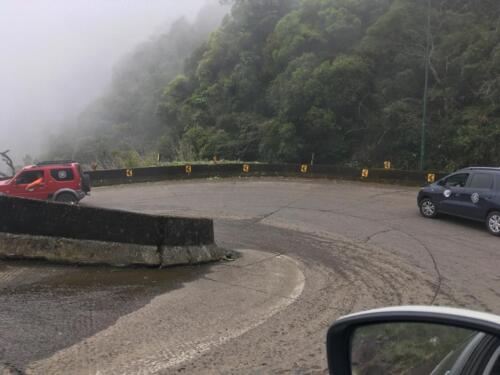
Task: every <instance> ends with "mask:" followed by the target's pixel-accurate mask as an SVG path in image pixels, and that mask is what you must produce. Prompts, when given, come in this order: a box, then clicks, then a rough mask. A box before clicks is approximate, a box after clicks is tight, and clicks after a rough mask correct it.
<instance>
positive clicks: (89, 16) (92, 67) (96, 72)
mask: <svg viewBox="0 0 500 375" xmlns="http://www.w3.org/2000/svg"><path fill="white" fill-rule="evenodd" d="M205 1H206V0H0V151H4V149H8V148H10V149H11V150H12V153H13V154H15V155H14V156H15V157H16V160H17V161H20V160H21V159H22V157H23V156H24V154H25V153H31V154H33V155H36V154H37V153H38V152H39V150H40V149H39V147H40V146H41V144H42V143H43V136H44V133H46V131H47V130H46V129H47V128H49V127H51V126H54V125H55V124H58V123H61V122H62V121H63V120H64V119H66V118H71V117H72V116H75V115H76V114H77V113H79V112H80V111H81V110H82V109H83V108H84V107H85V106H86V105H87V104H88V103H90V102H91V101H92V100H93V99H95V98H97V97H98V96H99V95H101V94H102V93H103V91H104V89H105V87H106V85H107V84H108V83H109V80H110V78H111V72H112V67H113V65H114V64H115V63H116V62H117V61H118V60H119V59H120V57H122V56H123V55H124V54H126V53H127V52H129V51H130V50H131V49H133V48H134V46H135V45H137V44H138V43H140V42H142V41H144V40H147V39H148V38H149V37H151V36H152V35H153V34H156V33H158V32H159V31H160V30H166V29H167V27H168V25H169V23H170V22H172V21H173V20H175V19H177V18H178V17H180V16H182V15H185V16H187V17H188V18H190V19H192V18H194V17H195V15H196V13H197V11H198V10H199V9H200V8H201V6H202V5H203V4H204V3H205Z"/></svg>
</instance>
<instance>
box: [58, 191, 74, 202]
mask: <svg viewBox="0 0 500 375" xmlns="http://www.w3.org/2000/svg"><path fill="white" fill-rule="evenodd" d="M56 202H61V203H68V204H77V203H78V198H77V197H76V196H75V195H74V194H71V193H61V194H59V195H58V196H57V198H56Z"/></svg>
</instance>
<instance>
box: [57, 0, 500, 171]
mask: <svg viewBox="0 0 500 375" xmlns="http://www.w3.org/2000/svg"><path fill="white" fill-rule="evenodd" d="M225 3H231V4H230V5H231V6H232V9H231V12H230V14H229V15H227V16H226V17H225V18H224V20H223V21H222V23H220V19H221V17H222V11H221V8H218V7H215V6H214V7H212V8H211V7H208V8H206V9H204V10H203V11H202V14H201V15H200V17H199V19H198V21H196V22H195V23H194V24H192V25H191V24H189V23H187V22H186V21H182V20H181V21H179V22H178V23H177V24H175V25H174V26H173V28H172V30H171V32H170V33H169V34H168V35H163V36H161V37H159V38H158V39H157V40H154V41H150V42H148V43H146V44H144V45H143V46H140V47H139V48H138V49H137V50H136V51H135V52H134V53H133V54H132V55H130V56H129V57H128V58H127V59H125V60H124V61H123V63H122V64H121V65H120V66H118V67H117V69H116V75H115V79H114V83H113V85H112V87H111V89H110V92H109V93H108V94H107V95H105V96H104V97H103V98H102V99H101V100H100V101H98V102H96V103H94V104H93V105H92V106H90V107H89V108H88V110H87V111H86V112H85V113H82V115H81V117H80V119H79V120H78V123H77V126H76V130H75V131H73V132H69V133H68V134H66V135H63V136H61V137H58V138H57V139H52V140H50V144H51V149H50V153H49V154H50V157H64V158H66V157H71V158H75V159H78V160H80V161H82V162H83V163H91V162H98V164H99V166H100V167H102V168H111V167H119V166H135V164H137V165H148V164H154V162H155V160H156V159H155V158H157V155H158V154H161V156H162V159H163V160H164V161H175V160H212V158H213V156H214V155H216V156H218V157H219V158H221V159H228V160H258V161H263V162H307V161H309V160H311V157H312V154H314V158H315V161H316V162H317V163H328V164H339V165H350V166H359V165H383V164H382V163H383V161H384V160H391V161H392V162H393V166H394V167H396V168H400V169H415V168H417V167H418V162H419V152H420V137H421V124H422V106H423V87H424V76H425V62H426V58H425V56H426V27H427V14H428V13H427V12H428V9H427V2H426V1H415V0H301V1H299V0H236V1H230V2H228V1H225ZM430 16H431V45H430V78H429V84H430V91H429V112H428V113H429V115H428V134H427V150H428V153H427V160H426V164H427V165H428V167H430V168H439V169H454V168H457V167H459V166H465V165H473V164H481V165H500V100H499V98H500V7H499V5H498V1H497V0H481V1H478V0H433V1H432V8H431V10H430ZM219 23H220V26H219V27H218V28H216V25H218V24H219ZM214 29H215V31H213V32H212V33H210V34H209V33H208V32H209V31H212V30H214ZM75 139H76V141H75Z"/></svg>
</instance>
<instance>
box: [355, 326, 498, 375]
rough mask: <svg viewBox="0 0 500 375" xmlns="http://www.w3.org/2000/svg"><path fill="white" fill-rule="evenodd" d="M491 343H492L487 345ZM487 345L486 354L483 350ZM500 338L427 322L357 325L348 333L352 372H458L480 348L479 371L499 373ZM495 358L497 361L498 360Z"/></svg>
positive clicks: (475, 359)
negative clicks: (497, 354)
mask: <svg viewBox="0 0 500 375" xmlns="http://www.w3.org/2000/svg"><path fill="white" fill-rule="evenodd" d="M488 346H491V347H488ZM485 348H487V353H490V354H487V355H484V353H486V352H484V350H486V349H485ZM498 348H500V340H498V338H495V337H491V336H489V335H486V334H484V333H481V332H474V331H470V330H466V329H462V328H455V327H451V326H444V325H436V324H427V323H425V324H424V323H386V324H373V325H366V326H361V327H359V328H357V329H356V330H355V331H354V334H353V336H352V337H351V348H350V349H351V369H352V374H353V375H372V374H387V375H392V374H398V375H400V374H408V375H429V374H430V375H452V374H460V373H462V371H463V370H464V369H465V368H467V367H464V366H470V365H471V364H472V363H474V364H475V363H478V357H477V356H478V355H479V354H480V351H479V349H481V350H482V351H483V352H482V353H483V354H481V358H480V363H481V366H482V367H481V374H484V373H485V370H487V369H488V367H487V366H490V368H491V369H492V370H491V371H488V372H486V374H488V375H493V374H494V375H499V374H497V373H496V372H495V370H494V368H496V366H498V365H500V361H499V360H498V358H497V360H495V358H494V353H495V350H497V351H498V350H499V349H498ZM496 362H499V363H498V364H497V363H496Z"/></svg>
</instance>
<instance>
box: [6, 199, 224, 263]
mask: <svg viewBox="0 0 500 375" xmlns="http://www.w3.org/2000/svg"><path fill="white" fill-rule="evenodd" d="M225 255H226V254H225V252H224V250H222V249H220V248H219V247H217V246H216V245H215V241H214V229H213V221H212V220H208V219H190V218H179V217H167V216H153V215H145V214H139V213H132V212H125V211H118V210H108V209H102V208H94V207H84V206H72V205H66V204H60V203H53V202H45V201H36V200H28V199H20V198H12V197H6V196H0V258H4V259H5V258H7V259H45V260H49V261H53V262H63V263H82V264H108V265H113V266H131V265H140V266H150V267H154V266H172V265H184V264H195V263H205V262H210V261H217V260H220V259H222V258H223V257H224V256H225Z"/></svg>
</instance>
